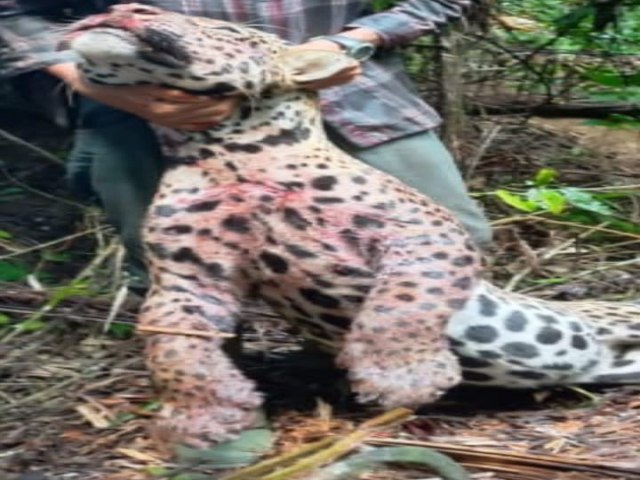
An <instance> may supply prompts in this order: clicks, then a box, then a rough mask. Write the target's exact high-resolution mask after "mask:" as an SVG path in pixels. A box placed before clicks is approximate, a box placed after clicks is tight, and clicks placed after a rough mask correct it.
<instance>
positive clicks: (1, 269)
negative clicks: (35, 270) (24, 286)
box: [0, 260, 29, 282]
mask: <svg viewBox="0 0 640 480" xmlns="http://www.w3.org/2000/svg"><path fill="white" fill-rule="evenodd" d="M27 275H29V269H28V268H27V266H26V265H24V264H23V263H20V262H15V261H14V262H11V261H4V260H0V280H1V281H5V282H19V281H21V280H24V279H25V278H27Z"/></svg>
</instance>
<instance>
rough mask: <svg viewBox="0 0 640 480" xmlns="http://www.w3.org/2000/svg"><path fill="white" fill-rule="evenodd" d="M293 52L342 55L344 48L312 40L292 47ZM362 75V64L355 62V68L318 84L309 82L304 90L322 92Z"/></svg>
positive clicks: (326, 41) (342, 71)
mask: <svg viewBox="0 0 640 480" xmlns="http://www.w3.org/2000/svg"><path fill="white" fill-rule="evenodd" d="M291 50H326V51H329V52H336V53H340V52H342V47H340V45H338V44H337V43H334V42H332V41H329V40H312V41H310V42H306V43H302V44H300V45H296V46H294V47H291ZM360 73H362V68H361V67H360V64H359V63H357V62H354V64H353V67H351V68H347V69H343V70H341V71H340V72H338V73H337V74H336V75H333V76H331V77H328V78H323V79H322V80H318V81H317V82H309V83H307V84H305V86H304V88H306V89H309V90H320V89H323V88H329V87H335V86H338V85H342V84H345V83H349V82H351V81H352V80H354V79H355V78H356V77H357V76H358V75H360Z"/></svg>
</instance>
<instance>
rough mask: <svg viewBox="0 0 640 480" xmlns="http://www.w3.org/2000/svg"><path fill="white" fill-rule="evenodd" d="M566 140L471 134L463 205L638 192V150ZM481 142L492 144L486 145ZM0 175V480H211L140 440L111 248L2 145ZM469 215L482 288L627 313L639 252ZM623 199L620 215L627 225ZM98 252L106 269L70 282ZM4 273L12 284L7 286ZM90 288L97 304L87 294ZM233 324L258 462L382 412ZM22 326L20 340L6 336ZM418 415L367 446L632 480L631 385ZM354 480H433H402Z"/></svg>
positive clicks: (635, 452) (24, 155) (467, 395)
mask: <svg viewBox="0 0 640 480" xmlns="http://www.w3.org/2000/svg"><path fill="white" fill-rule="evenodd" d="M579 123H580V122H578V121H574V120H548V119H534V120H533V121H531V122H530V123H528V124H523V123H522V122H521V121H520V119H511V118H489V119H483V120H481V121H478V122H474V131H473V132H472V133H471V134H470V138H472V139H473V140H472V141H470V142H469V145H468V147H467V148H468V151H469V155H468V158H470V159H472V160H473V161H472V162H471V163H472V165H469V164H468V163H465V166H466V167H467V168H468V169H469V171H471V176H470V185H471V186H472V189H473V190H474V191H475V192H490V191H493V190H495V189H496V188H503V187H504V186H505V185H515V184H518V185H522V182H524V181H525V180H527V179H531V178H532V177H533V175H534V174H535V172H536V171H538V170H539V169H540V168H542V167H548V168H555V169H557V170H558V171H560V173H561V179H562V181H563V182H564V183H567V184H571V185H577V186H581V187H584V188H596V189H597V188H603V187H609V186H612V185H613V186H622V185H627V186H629V188H635V189H636V190H638V184H640V174H639V173H638V172H639V169H638V165H637V162H638V160H637V159H638V155H637V153H638V149H640V147H639V143H638V142H637V135H638V134H637V133H632V132H616V133H615V134H612V133H611V132H609V131H595V130H592V128H593V127H583V126H582V125H580V124H579ZM496 127H498V128H497V129H496ZM0 129H3V130H6V131H8V132H10V133H13V134H16V135H18V136H20V137H21V138H23V139H26V140H27V141H28V142H31V143H34V144H37V145H38V146H40V147H42V148H44V149H46V150H47V151H49V152H54V153H56V154H59V153H60V152H62V151H64V149H66V148H67V147H68V139H67V137H66V136H65V134H64V132H62V131H58V130H54V129H52V127H51V126H50V125H48V124H46V123H44V122H42V121H40V120H38V119H37V118H35V117H31V116H29V117H27V116H24V115H23V114H18V113H16V112H15V111H2V110H0ZM491 131H496V134H495V135H494V136H493V138H492V139H491V141H490V142H487V141H486V139H487V133H488V132H491ZM479 152H481V155H478V153H479ZM465 160H466V159H465ZM0 161H1V162H2V163H1V167H2V172H1V173H2V177H1V178H0V273H2V272H5V275H4V277H2V282H1V284H0V285H1V286H2V287H3V289H2V291H0V314H1V315H2V316H0V322H4V323H5V324H6V325H4V326H2V325H3V324H2V323H0V480H5V479H7V480H10V479H11V480H57V479H81V480H93V479H100V480H102V479H106V480H137V479H145V478H154V477H153V476H152V473H153V472H154V471H155V472H156V473H157V471H158V470H157V468H158V467H160V466H164V467H167V468H169V469H173V471H174V472H181V473H183V474H185V475H186V474H192V473H194V472H195V473H197V472H199V473H200V474H204V475H205V477H198V478H219V476H220V473H216V471H215V470H213V469H212V468H211V466H210V465H207V464H206V462H205V463H204V464H200V465H197V466H194V465H190V466H189V465H185V464H176V463H175V460H174V461H170V460H169V459H168V458H167V457H166V456H165V455H164V454H163V452H160V451H159V450H158V449H157V448H156V447H155V445H154V443H153V441H152V440H151V438H150V436H149V432H148V427H149V425H150V423H151V418H152V416H153V411H154V409H155V408H156V406H157V405H156V404H155V396H154V391H153V389H152V388H151V385H150V384H149V379H148V377H147V373H146V371H145V368H144V365H143V363H142V356H141V342H140V339H138V338H135V337H134V338H132V337H131V335H130V330H131V328H130V326H131V325H132V324H133V322H134V319H135V311H136V307H137V305H139V299H138V298H136V297H135V296H131V297H129V298H128V299H127V300H126V301H124V303H122V304H120V305H119V306H118V309H117V311H116V312H112V309H113V306H114V299H115V298H117V297H116V296H114V293H113V292H114V290H115V287H114V285H115V284H116V283H117V278H116V277H115V276H114V277H112V275H115V274H116V273H117V272H118V268H117V265H116V266H115V267H114V264H117V259H118V256H117V251H116V250H109V248H110V247H109V245H110V243H109V242H110V239H111V238H113V236H112V235H111V234H110V233H109V232H105V231H103V230H102V229H100V228H99V227H97V226H96V223H95V222H96V220H95V214H94V212H93V211H92V210H91V209H87V207H86V206H85V205H81V204H77V201H76V200H75V199H73V198H71V197H70V196H69V195H68V193H67V191H66V188H65V184H64V180H63V169H62V168H61V166H59V165H56V164H55V163H54V162H53V161H51V160H45V159H43V158H42V156H41V155H39V154H37V153H34V152H30V151H29V149H28V148H26V147H24V146H21V145H17V144H15V142H14V141H12V140H8V139H6V138H4V139H3V138H0ZM478 198H479V200H480V201H482V202H483V204H484V205H485V206H486V208H487V210H488V213H489V215H490V217H491V218H492V220H493V221H494V225H495V228H496V245H495V248H494V250H493V251H492V252H491V254H490V255H489V257H488V261H487V265H488V271H489V275H490V276H491V277H492V278H493V279H494V281H496V283H499V284H500V285H506V286H508V287H509V288H512V289H514V290H520V291H525V292H529V293H531V294H533V295H537V296H541V297H545V298H558V299H574V298H607V299H613V300H621V299H633V298H638V297H640V275H639V273H640V269H639V267H638V263H637V259H638V254H639V253H640V236H639V235H637V234H635V233H627V234H625V233H615V232H613V233H612V232H609V231H607V230H606V226H605V227H602V228H605V230H602V229H600V230H598V229H595V230H594V229H592V228H591V229H590V228H589V227H584V226H580V225H567V224H565V223H566V222H562V221H560V222H558V221H556V223H554V222H553V219H551V220H552V221H549V220H550V219H545V218H543V217H538V216H533V217H532V216H530V215H524V214H522V213H518V212H514V211H513V209H510V208H509V207H507V206H506V205H504V204H501V203H500V202H498V201H496V199H495V198H494V197H493V196H490V195H486V194H485V195H479V196H478ZM638 198H640V196H639V195H635V196H633V195H630V196H629V198H628V199H627V200H625V201H624V202H623V203H622V205H623V208H624V209H625V213H624V214H625V215H626V216H627V217H628V218H630V219H635V221H638V219H639V218H640V217H638V206H637V201H638ZM2 232H5V233H4V234H3V233H2ZM96 252H97V253H96ZM101 252H102V253H104V256H105V257H106V258H107V259H106V260H105V261H104V262H102V263H99V265H98V266H96V267H95V268H94V270H93V271H91V272H90V273H91V275H89V276H88V277H87V276H83V270H84V269H85V268H86V266H87V265H88V264H90V262H91V261H92V260H95V259H96V257H99V256H100V255H101ZM105 252H106V253H105ZM2 262H4V263H2ZM7 264H10V265H12V266H14V267H15V268H17V272H18V274H17V277H18V278H9V277H10V275H7V274H6V271H7V268H8V267H7ZM2 268H4V270H2ZM21 269H22V270H24V269H26V270H28V272H29V275H20V272H22V270H21ZM23 273H24V272H23ZM85 273H86V272H85ZM79 275H80V276H79ZM78 278H81V279H83V282H82V283H81V285H80V283H79V282H77V280H78ZM87 278H88V279H89V280H87ZM95 278H97V280H95ZM74 279H75V280H74ZM85 280H86V281H85ZM94 280H95V282H97V283H98V285H99V286H100V292H99V293H97V294H96V293H95V292H94V291H93V290H91V288H89V289H88V290H87V288H88V287H87V286H86V283H87V282H88V283H91V282H93V281H94ZM74 281H75V282H76V283H74ZM54 285H55V286H58V288H52V286H54ZM70 285H71V287H70ZM60 286H63V287H60ZM65 288H66V290H65ZM74 288H75V290H74ZM56 292H57V293H56ZM60 292H63V293H60ZM88 292H91V294H90V295H89V294H88ZM43 306H45V307H46V310H45V311H43V310H42V308H43ZM112 313H115V314H114V315H112ZM247 315H249V316H251V318H252V319H253V321H252V322H251V323H252V328H251V329H249V330H248V331H247V332H246V335H245V340H246V342H247V349H246V354H245V356H244V358H243V360H242V362H243V365H244V368H245V369H246V370H247V372H248V373H249V374H250V375H251V376H252V377H254V378H256V379H257V380H258V381H259V382H260V385H261V386H262V388H263V389H264V390H265V391H266V392H267V395H268V399H269V401H268V405H269V412H270V416H271V418H272V419H273V422H274V428H275V429H276V431H277V432H279V435H278V438H277V444H276V447H275V448H274V449H273V450H272V451H270V452H269V455H271V456H273V455H276V454H281V453H283V452H287V451H291V450H293V449H295V448H298V447H299V446H302V445H307V444H309V443H310V442H313V441H316V440H318V439H321V438H327V437H331V436H336V437H337V438H340V437H343V436H345V435H347V434H349V433H350V432H352V431H353V429H354V428H355V427H356V426H357V425H359V424H361V423H362V422H363V421H366V420H367V419H370V418H372V417H374V416H375V415H378V414H379V413H380V412H379V411H376V410H375V409H372V408H365V407H362V406H358V405H356V404H354V403H353V401H352V399H351V398H350V396H349V394H348V392H347V391H346V389H345V386H344V382H343V377H342V372H340V371H339V370H336V369H334V368H333V367H332V366H331V362H330V360H329V359H327V358H324V357H323V356H321V355H317V354H310V353H307V352H305V351H302V350H301V349H300V346H301V344H300V341H299V340H298V339H297V337H296V336H295V335H293V334H291V333H290V332H288V331H286V329H285V328H284V327H283V326H282V325H281V323H280V322H279V320H278V319H276V318H273V317H272V316H271V315H269V314H268V313H265V312H264V311H263V310H257V313H256V308H255V307H254V306H251V307H250V310H249V313H247ZM108 317H112V318H111V320H112V324H111V325H112V327H111V328H110V329H108V328H106V327H105V319H106V318H108ZM25 320H27V321H30V322H31V325H32V328H30V329H27V330H26V331H22V332H21V331H19V330H18V329H16V325H19V324H21V323H23V322H25ZM113 325H116V326H117V327H118V328H113ZM106 330H109V331H108V332H107V333H105V331H106ZM320 399H321V400H320ZM328 405H331V407H328ZM419 413H420V415H418V416H416V417H414V418H412V419H411V420H409V421H405V422H403V423H402V424H401V425H393V426H389V427H387V428H383V429H381V430H379V431H375V432H373V433H372V434H371V435H369V437H368V440H367V441H366V443H367V444H369V445H373V444H394V445H396V444H399V443H400V444H411V443H412V442H417V443H418V444H420V445H426V446H431V447H433V448H436V449H437V450H439V451H441V452H443V453H447V454H448V455H450V456H451V457H452V458H454V459H456V460H457V461H459V462H461V463H462V464H463V465H465V466H467V467H468V469H469V471H470V472H471V473H472V478H473V479H475V480H489V479H491V480H540V479H546V480H555V479H557V480H628V479H629V480H631V479H635V478H638V479H640V461H639V458H640V386H638V387H635V386H629V387H601V388H588V389H584V390H583V389H571V388H561V389H549V390H544V391H506V390H487V389H470V388H460V389H456V390H454V391H452V392H450V393H449V394H448V395H447V396H446V397H445V398H444V399H443V400H442V401H440V402H439V403H438V404H437V405H435V406H431V407H429V408H425V409H424V410H422V411H421V412H419ZM155 478H161V477H158V476H156V477H155ZM165 478H166V477H165ZM175 478H178V477H175ZM181 478H184V479H187V478H189V477H187V476H184V477H181ZM193 478H195V477H193ZM255 478H261V477H255ZM298 478H308V477H307V476H305V475H304V474H303V475H302V476H300V477H298ZM362 478H368V479H370V480H373V479H377V480H384V479H392V478H393V479H401V478H402V479H405V478H406V479H422V480H426V479H435V478H437V477H434V476H433V475H431V474H428V473H425V472H419V471H417V470H411V469H406V468H405V469H396V470H393V471H386V470H384V471H383V470H378V471H377V472H375V473H372V474H368V476H365V477H362Z"/></svg>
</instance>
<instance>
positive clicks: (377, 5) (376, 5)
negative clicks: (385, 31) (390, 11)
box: [371, 0, 396, 12]
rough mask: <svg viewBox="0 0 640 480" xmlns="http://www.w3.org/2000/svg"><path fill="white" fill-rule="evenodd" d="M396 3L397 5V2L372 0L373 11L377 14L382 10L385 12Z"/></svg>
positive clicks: (392, 0) (393, 0)
mask: <svg viewBox="0 0 640 480" xmlns="http://www.w3.org/2000/svg"><path fill="white" fill-rule="evenodd" d="M394 3H396V2H395V0H371V4H372V5H373V9H374V10H375V11H376V12H379V11H380V10H384V9H386V8H389V7H391V6H393V4H394Z"/></svg>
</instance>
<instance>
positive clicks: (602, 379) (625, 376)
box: [575, 345, 640, 384]
mask: <svg viewBox="0 0 640 480" xmlns="http://www.w3.org/2000/svg"><path fill="white" fill-rule="evenodd" d="M575 383H581V384H587V383H592V384H598V383H600V384H632V383H640V345H635V346H627V347H618V348H614V347H611V350H610V351H609V352H608V354H607V355H606V356H603V358H602V359H601V360H600V361H599V362H598V364H597V365H595V366H594V367H593V368H592V369H591V370H589V371H588V372H586V373H584V374H583V375H581V376H580V377H578V378H576V379H575Z"/></svg>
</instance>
